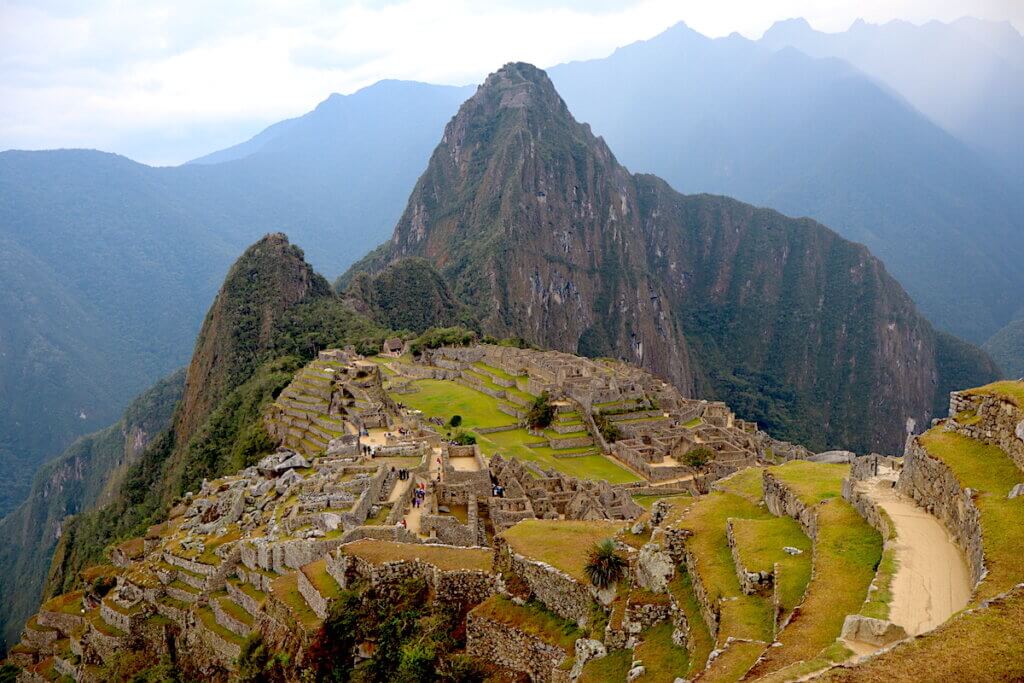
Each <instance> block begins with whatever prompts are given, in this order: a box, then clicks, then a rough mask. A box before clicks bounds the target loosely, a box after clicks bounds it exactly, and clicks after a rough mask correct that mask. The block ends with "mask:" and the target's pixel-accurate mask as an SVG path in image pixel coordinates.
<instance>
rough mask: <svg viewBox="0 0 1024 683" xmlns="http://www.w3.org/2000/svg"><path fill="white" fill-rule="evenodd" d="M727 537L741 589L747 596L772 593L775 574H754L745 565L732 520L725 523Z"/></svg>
mask: <svg viewBox="0 0 1024 683" xmlns="http://www.w3.org/2000/svg"><path fill="white" fill-rule="evenodd" d="M725 537H726V539H727V540H728V542H729V551H730V552H731V553H732V564H733V567H734V568H735V569H736V577H737V578H738V579H739V580H740V589H741V590H742V591H743V592H744V593H746V594H747V595H755V594H765V593H768V592H771V591H772V588H773V586H774V585H775V572H752V571H750V570H749V569H747V568H746V567H745V566H744V565H743V560H742V559H741V558H740V551H739V548H738V547H736V537H735V536H734V535H733V530H732V519H731V518H730V519H727V520H726V521H725Z"/></svg>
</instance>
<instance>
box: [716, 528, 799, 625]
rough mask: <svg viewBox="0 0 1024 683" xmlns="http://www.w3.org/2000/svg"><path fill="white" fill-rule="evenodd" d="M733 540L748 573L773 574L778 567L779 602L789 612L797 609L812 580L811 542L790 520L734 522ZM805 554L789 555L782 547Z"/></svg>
mask: <svg viewBox="0 0 1024 683" xmlns="http://www.w3.org/2000/svg"><path fill="white" fill-rule="evenodd" d="M732 529H733V538H735V539H736V548H737V551H738V553H739V556H740V561H741V562H742V563H743V566H744V567H746V568H747V569H748V570H749V571H763V572H771V571H772V568H773V567H774V566H775V564H776V563H778V565H779V602H780V603H781V605H782V608H783V609H784V610H785V611H786V612H789V611H791V610H792V609H793V608H794V607H796V606H797V605H798V604H799V603H800V600H801V598H803V596H804V591H805V590H806V589H807V583H808V582H809V581H810V580H811V539H809V538H807V535H806V534H804V532H803V530H802V529H801V528H800V525H799V524H798V523H797V522H796V520H793V519H791V518H789V517H774V518H772V519H734V520H733V525H732ZM785 546H792V547H794V548H799V549H800V550H803V551H804V552H803V554H801V555H790V554H788V553H786V552H785V551H783V550H782V549H783V547H785Z"/></svg>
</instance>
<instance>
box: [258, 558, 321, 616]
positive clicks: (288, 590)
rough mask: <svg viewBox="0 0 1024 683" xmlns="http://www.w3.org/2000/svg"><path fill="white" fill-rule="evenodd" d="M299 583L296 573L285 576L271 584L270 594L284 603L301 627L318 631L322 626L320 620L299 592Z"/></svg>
mask: <svg viewBox="0 0 1024 683" xmlns="http://www.w3.org/2000/svg"><path fill="white" fill-rule="evenodd" d="M298 581H299V579H298V576H297V575H296V574H295V573H294V572H292V573H291V574H285V575H284V576H280V577H278V578H276V579H274V580H273V581H272V582H271V583H270V592H271V593H272V594H273V595H274V597H276V598H277V599H278V600H280V601H281V602H282V603H284V605H285V606H286V607H287V608H288V609H289V611H291V613H292V616H294V617H295V619H296V621H297V622H298V623H299V624H300V625H301V626H304V627H305V628H307V629H316V628H317V627H319V626H320V618H319V617H317V616H316V612H314V611H313V608H312V607H310V606H309V604H308V603H307V602H306V599H305V598H304V597H302V593H300V592H299V585H298Z"/></svg>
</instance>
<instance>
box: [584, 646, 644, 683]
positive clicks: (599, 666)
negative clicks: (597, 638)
mask: <svg viewBox="0 0 1024 683" xmlns="http://www.w3.org/2000/svg"><path fill="white" fill-rule="evenodd" d="M632 663H633V651H632V650H612V651H611V652H609V653H608V654H607V656H604V657H601V658H600V659H591V660H590V661H589V662H587V663H586V666H584V667H583V673H582V675H580V677H579V679H578V682H577V683H608V682H609V681H624V680H626V676H627V674H629V665H630V664H632Z"/></svg>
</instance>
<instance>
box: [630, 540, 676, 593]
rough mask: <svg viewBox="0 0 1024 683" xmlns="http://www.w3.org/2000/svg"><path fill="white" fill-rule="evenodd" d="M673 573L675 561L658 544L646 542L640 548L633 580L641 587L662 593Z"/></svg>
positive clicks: (674, 571)
mask: <svg viewBox="0 0 1024 683" xmlns="http://www.w3.org/2000/svg"><path fill="white" fill-rule="evenodd" d="M675 573H676V565H675V563H674V562H672V558H671V557H669V554H668V553H667V552H665V550H664V549H663V548H662V547H661V546H660V545H658V544H657V543H647V544H645V545H644V546H643V547H642V548H640V554H639V555H638V557H637V560H636V572H635V576H634V581H635V582H636V584H637V585H639V586H640V587H641V588H644V589H646V590H649V591H651V592H653V593H664V592H665V591H666V590H667V589H668V582H669V581H671V580H672V577H673V576H675Z"/></svg>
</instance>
